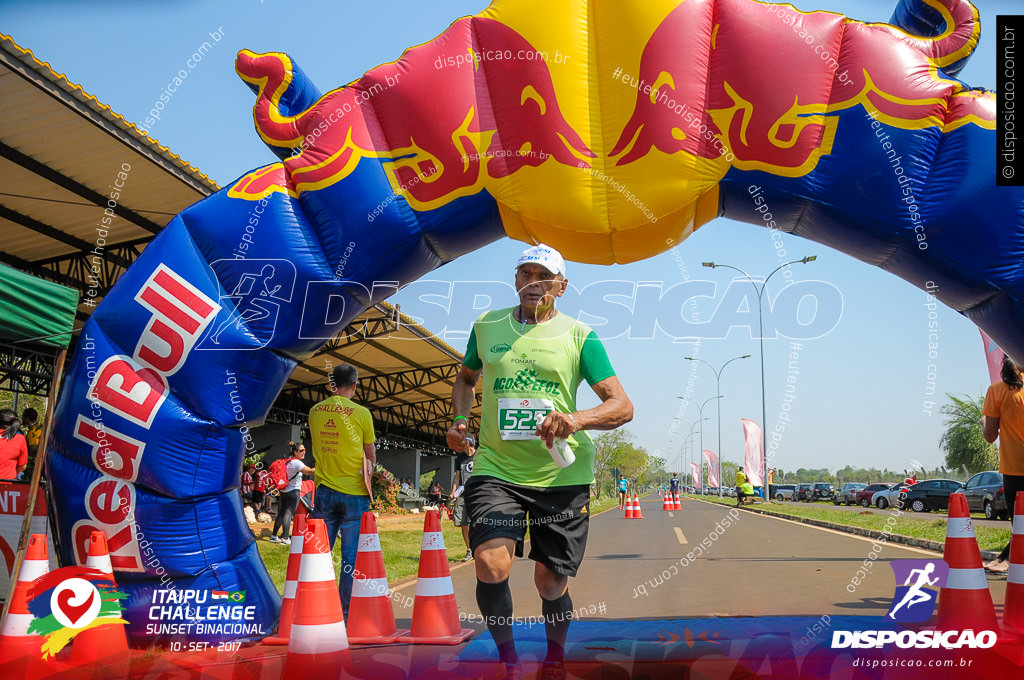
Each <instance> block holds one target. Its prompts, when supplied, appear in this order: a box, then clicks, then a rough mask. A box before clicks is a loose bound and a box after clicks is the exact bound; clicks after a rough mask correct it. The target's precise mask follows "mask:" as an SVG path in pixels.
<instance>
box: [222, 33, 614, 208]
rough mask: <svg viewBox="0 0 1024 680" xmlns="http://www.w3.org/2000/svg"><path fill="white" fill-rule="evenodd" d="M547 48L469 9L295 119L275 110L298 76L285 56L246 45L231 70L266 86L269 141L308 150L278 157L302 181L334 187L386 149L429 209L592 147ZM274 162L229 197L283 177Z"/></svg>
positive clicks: (402, 189)
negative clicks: (555, 76)
mask: <svg viewBox="0 0 1024 680" xmlns="http://www.w3.org/2000/svg"><path fill="white" fill-rule="evenodd" d="M471 22H472V29H470V25H471ZM467 34H469V35H471V36H472V37H471V38H470V39H469V40H468V41H467V39H466V36H467ZM467 42H468V44H467ZM550 58H551V55H547V54H544V53H541V52H539V51H538V50H536V49H534V48H533V46H531V45H530V43H529V42H527V41H526V40H525V39H524V38H523V37H522V36H520V35H519V34H518V33H516V32H515V31H514V30H512V29H511V28H509V27H508V26H505V25H504V24H502V23H500V22H498V21H494V20H492V19H483V18H479V17H477V18H475V19H472V20H471V19H468V18H467V19H462V20H460V21H458V22H456V23H455V24H453V25H452V26H451V27H450V28H449V29H448V30H447V31H445V33H444V34H442V35H441V36H439V37H438V38H437V39H436V40H434V41H432V42H430V43H428V44H426V45H423V46H421V47H417V48H414V49H411V50H409V51H408V52H406V54H405V55H404V56H403V58H402V59H401V60H400V61H399V62H396V63H393V64H385V65H383V66H379V67H377V68H375V69H373V70H371V71H369V72H368V73H367V74H366V75H364V76H363V77H362V78H360V79H359V80H358V81H356V82H355V83H352V84H351V85H349V86H347V87H344V88H341V89H339V90H335V91H333V92H330V93H328V94H327V95H325V96H324V97H323V98H321V99H320V101H318V102H317V103H316V105H314V106H313V107H312V108H310V109H309V110H307V111H305V112H303V113H302V114H300V115H297V116H294V117H287V116H283V115H282V114H281V113H280V109H279V103H280V96H281V94H282V93H283V92H284V91H285V90H286V89H287V87H288V85H289V82H290V78H291V68H290V60H289V59H288V57H287V56H285V55H282V54H276V53H273V54H264V55H256V54H253V53H251V52H247V51H243V52H242V53H240V54H239V57H238V62H237V65H236V69H237V71H238V73H239V74H240V75H241V77H242V78H243V79H244V80H246V81H247V82H251V83H259V84H260V87H261V96H260V99H259V102H258V103H257V106H256V110H255V117H256V123H257V128H258V130H259V134H260V136H261V137H262V138H263V139H264V141H266V142H267V143H268V144H272V145H274V146H279V147H285V148H296V149H301V152H300V153H298V154H296V155H294V156H292V157H291V158H288V159H286V160H285V161H284V163H283V166H284V168H285V169H286V170H287V174H288V175H290V176H291V179H292V182H293V184H294V190H295V191H297V192H302V191H307V190H311V189H320V188H323V187H326V186H329V185H331V184H334V183H335V182H338V181H340V180H341V179H343V178H344V177H347V176H348V175H349V174H351V172H352V171H353V170H354V169H355V168H356V166H357V165H358V163H359V162H360V160H362V159H363V158H380V159H382V160H384V161H385V162H384V168H385V170H386V171H387V172H388V174H389V178H390V180H391V183H392V186H393V187H394V188H395V190H396V193H400V194H404V195H406V196H407V198H409V199H410V201H413V202H415V203H416V204H419V205H420V206H424V207H428V208H429V207H431V206H433V205H436V204H438V203H439V202H441V203H446V202H448V201H449V200H451V199H453V198H456V197H458V196H461V195H467V194H473V193H477V192H478V191H480V190H481V189H482V188H483V183H484V181H485V180H486V179H488V178H489V179H492V180H495V179H502V178H507V177H509V176H511V175H513V174H515V173H516V172H517V171H518V170H520V169H522V168H524V167H528V166H534V167H535V166H538V165H541V164H543V163H546V162H549V161H551V162H555V163H561V164H563V165H567V166H573V167H575V166H578V165H579V164H580V163H581V162H582V163H588V161H589V159H591V158H594V157H595V154H594V153H593V152H592V151H591V150H590V149H589V148H588V146H587V144H586V143H584V141H583V140H582V139H581V137H580V135H579V134H578V133H577V132H576V131H575V130H574V129H573V128H572V127H571V126H570V125H569V123H568V121H566V119H565V116H564V115H563V114H562V112H561V110H560V108H559V105H558V98H557V95H556V93H555V88H554V84H553V82H552V79H551V75H550V73H549V71H548V62H547V60H548V59H550ZM554 58H555V59H558V60H563V59H566V57H565V55H561V54H560V53H559V54H556V55H554ZM410 74H414V75H415V77H414V78H411V77H409V76H410ZM403 77H404V78H405V80H404V81H403V80H402V78H403ZM279 167H280V166H279V165H277V164H275V165H273V166H269V167H267V168H262V169H260V170H258V171H255V172H253V173H249V174H248V175H246V176H245V177H243V178H242V179H241V180H239V182H238V183H237V184H236V185H235V186H234V187H232V195H233V196H236V197H251V196H254V195H257V194H261V192H262V191H264V190H266V189H267V188H268V187H270V186H272V185H273V184H275V183H277V186H278V190H281V189H282V188H285V187H287V184H284V183H281V182H280V179H281V173H280V171H279V170H278V168H279ZM588 167H589V165H588Z"/></svg>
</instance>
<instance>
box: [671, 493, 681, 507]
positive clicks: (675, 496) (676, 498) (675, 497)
mask: <svg viewBox="0 0 1024 680" xmlns="http://www.w3.org/2000/svg"><path fill="white" fill-rule="evenodd" d="M672 496H673V499H672V509H673V510H682V509H683V504H682V503H680V502H679V492H678V491H673V492H672Z"/></svg>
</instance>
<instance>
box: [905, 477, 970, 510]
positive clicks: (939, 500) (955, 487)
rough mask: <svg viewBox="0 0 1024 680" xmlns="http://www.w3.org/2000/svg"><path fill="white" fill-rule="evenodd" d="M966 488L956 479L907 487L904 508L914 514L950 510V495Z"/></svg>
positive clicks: (930, 480) (936, 480)
mask: <svg viewBox="0 0 1024 680" xmlns="http://www.w3.org/2000/svg"><path fill="white" fill-rule="evenodd" d="M963 487H964V485H963V482H958V481H956V480H955V479H926V480H924V481H923V482H918V483H917V484H914V485H912V486H909V487H907V495H906V496H905V497H904V498H903V507H905V508H910V509H911V510H913V511H914V512H931V511H932V510H940V509H946V508H949V495H950V494H951V493H955V492H957V491H959V490H960V489H962V488H963Z"/></svg>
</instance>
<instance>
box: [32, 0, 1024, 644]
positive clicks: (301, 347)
mask: <svg viewBox="0 0 1024 680" xmlns="http://www.w3.org/2000/svg"><path fill="white" fill-rule="evenodd" d="M979 35H980V26H979V22H978V13H977V11H976V10H975V8H974V7H973V6H972V5H971V4H969V3H968V2H966V0H900V2H899V4H898V5H897V7H896V11H895V14H894V16H893V18H892V19H891V21H890V23H889V24H866V23H862V22H859V21H855V20H852V19H848V18H846V17H843V16H840V15H837V14H833V13H827V12H806V13H805V12H801V11H799V10H797V9H794V8H793V7H792V6H790V5H775V4H762V3H758V2H753V1H752V0H685V1H684V2H680V0H645V1H644V2H643V3H640V2H621V0H589V1H588V0H567V1H566V2H564V3H551V2H549V1H547V0H543V1H542V0H526V1H524V0H515V1H512V0H497V1H496V2H494V3H493V4H492V5H491V6H490V7H488V8H487V9H486V10H485V11H483V12H482V13H481V14H480V15H478V16H474V17H468V18H463V19H459V20H458V21H456V22H455V23H454V24H452V25H451V27H449V28H448V30H446V31H445V32H444V33H443V34H442V35H440V36H438V37H437V38H435V39H434V40H432V41H430V42H428V43H426V44H423V45H420V46H418V47H414V48H411V49H409V50H408V51H406V52H405V53H404V54H403V55H402V56H401V58H399V59H398V60H397V61H395V62H393V63H389V64H384V65H382V66H378V67H377V68H374V69H372V70H370V71H368V72H367V73H366V74H365V75H364V76H363V77H362V78H360V79H358V80H356V81H354V82H352V83H349V84H348V85H346V86H345V87H341V88H339V89H335V90H332V91H330V92H328V93H326V94H321V93H320V92H319V91H318V90H317V89H316V87H315V86H314V85H313V84H312V83H311V82H310V81H309V80H308V79H307V77H306V76H305V75H304V74H303V72H302V70H301V69H300V68H299V67H298V66H297V65H296V64H295V62H294V61H293V60H292V59H291V58H290V57H288V56H287V55H284V54H279V53H269V54H255V53H252V52H248V51H243V52H241V53H240V54H239V55H238V59H237V63H236V69H237V71H238V74H239V76H240V77H241V78H242V80H244V81H245V82H246V83H248V84H249V85H250V87H252V89H253V90H254V91H255V92H256V97H257V98H256V105H255V107H254V110H253V113H254V119H255V123H256V129H257V132H258V133H259V135H260V137H262V138H263V141H264V142H266V144H267V145H268V146H269V147H270V149H271V150H272V151H273V152H274V153H275V154H277V156H278V157H279V159H280V160H279V161H278V162H275V163H273V164H270V165H268V166H266V167H263V168H259V169H256V170H253V171H251V172H248V173H246V174H245V175H243V176H242V177H241V178H239V179H238V180H237V181H235V182H233V183H232V184H231V185H230V186H229V187H227V188H225V189H224V190H222V191H220V192H219V193H217V194H215V195H213V196H210V197H209V198H207V199H205V200H203V201H201V202H199V203H197V204H195V205H193V206H191V207H189V208H188V209H186V210H184V211H183V212H182V213H181V214H179V215H177V216H176V217H175V218H174V219H173V220H172V221H171V222H170V223H169V224H168V225H167V227H166V228H165V229H164V230H163V231H162V232H161V233H160V235H159V236H158V237H157V238H156V239H155V240H154V241H153V242H152V244H151V245H149V246H148V247H147V248H146V250H145V252H144V253H143V254H142V256H141V257H140V258H139V260H138V261H137V262H136V263H135V264H134V265H133V266H132V267H131V269H130V270H129V271H128V272H127V273H126V274H125V275H124V276H123V277H122V278H121V279H120V281H118V283H117V285H116V286H115V287H114V289H113V290H112V291H111V292H110V294H109V295H108V296H107V298H106V299H105V300H104V301H103V302H102V304H100V305H99V306H98V307H97V309H96V310H95V312H94V313H93V314H92V316H91V317H90V318H89V320H88V321H87V323H86V324H85V327H84V329H83V331H82V333H81V336H80V339H79V343H78V347H77V350H76V353H75V356H74V360H73V365H72V367H71V369H70V372H69V375H68V379H67V381H66V384H65V387H64V390H63V393H62V395H61V398H60V400H59V404H58V408H57V418H56V424H55V432H54V434H53V436H52V438H51V440H50V442H49V447H50V453H51V455H50V457H49V459H48V465H47V474H48V476H49V479H50V482H51V484H52V488H53V491H54V493H53V494H52V497H53V499H54V503H55V512H56V517H57V520H58V524H59V531H60V534H61V537H62V539H63V540H62V545H63V549H64V552H65V554H63V555H62V559H63V560H64V562H66V563H67V562H77V563H79V564H81V563H83V562H84V554H83V551H84V546H85V541H86V537H88V535H89V532H90V531H92V530H94V529H101V530H103V531H105V532H106V534H107V536H108V538H109V543H110V550H111V552H112V561H113V566H114V569H115V570H116V572H117V573H116V576H117V580H118V583H119V584H120V585H121V586H122V587H123V589H124V590H125V591H126V592H127V594H128V601H127V606H126V607H125V611H126V618H127V619H128V620H129V622H130V626H129V634H130V635H131V636H132V637H133V638H135V640H136V641H137V642H150V643H155V642H162V641H166V640H173V639H176V638H180V637H185V638H188V639H200V640H203V639H204V640H210V641H214V640H217V641H219V640H228V639H244V638H255V637H262V636H264V635H267V634H269V633H270V632H271V631H272V629H273V627H274V626H275V624H276V621H277V617H278V609H279V598H278V594H277V590H276V588H275V587H274V585H273V584H272V583H271V581H270V579H269V578H268V576H267V573H266V571H265V569H264V567H263V564H262V562H261V560H260V557H259V555H258V553H257V550H256V546H255V544H254V542H253V537H252V534H251V532H250V531H249V529H248V527H247V525H246V523H245V520H244V519H243V515H242V507H241V502H240V498H239V494H238V493H237V492H236V491H235V489H236V487H237V484H238V473H239V468H240V464H241V460H242V457H243V455H244V453H245V451H246V448H247V446H248V447H249V448H252V444H251V439H250V436H249V428H251V427H254V426H256V425H258V424H260V423H261V422H262V421H263V419H264V417H265V415H266V413H267V411H268V409H269V408H270V406H271V404H272V403H273V401H274V399H275V397H276V395H277V394H278V392H279V391H280V389H281V387H282V386H283V384H284V383H285V381H286V379H287V378H288V376H289V375H290V374H291V372H292V369H293V368H294V366H295V365H296V362H299V361H302V360H303V359H305V358H307V357H309V356H310V355H311V354H312V353H314V352H316V351H317V349H318V348H319V347H321V346H322V345H323V344H324V343H325V342H326V341H327V340H328V339H330V338H331V337H333V336H334V335H335V334H336V333H338V332H339V330H340V329H342V328H344V327H345V326H346V325H347V324H348V323H349V322H350V321H351V320H352V319H353V318H355V317H356V316H357V315H358V314H359V313H360V312H361V311H362V310H364V309H365V308H366V307H367V306H369V305H371V304H373V303H376V302H378V301H380V300H382V299H384V298H385V297H387V296H388V295H390V294H391V293H393V292H394V291H395V286H394V284H393V283H388V284H382V283H380V282H385V281H386V282H395V281H397V282H399V284H400V285H404V284H406V283H409V282H411V281H413V280H415V279H416V278H417V277H420V276H422V275H424V274H425V273H427V272H429V271H431V270H432V269H434V268H436V267H438V266H439V265H441V264H444V263H446V262H449V261H451V260H453V259H455V258H457V257H459V256H460V255H463V254H465V253H468V252H471V251H473V250H475V249H477V248H480V247H481V246H483V245H485V244H487V243H489V242H492V241H494V240H496V239H499V238H502V237H504V236H509V237H512V238H515V239H519V240H522V241H525V242H541V241H543V242H545V243H548V244H551V245H553V246H555V247H557V248H559V249H560V250H561V251H562V252H563V253H564V254H565V255H566V257H568V258H570V259H573V260H576V261H581V262H591V263H602V264H608V263H612V262H631V261H635V260H639V259H643V258H646V257H650V256H653V255H655V254H657V253H659V252H662V251H664V250H666V249H668V248H669V247H670V246H671V245H673V244H677V243H679V242H681V241H683V240H684V239H685V238H686V237H687V236H688V235H689V234H691V233H692V232H693V231H694V230H695V229H697V228H698V227H700V226H701V225H704V224H706V223H707V222H709V221H711V220H712V219H714V218H715V217H718V216H727V217H729V218H732V219H737V220H741V221H745V222H750V223H753V224H758V225H764V226H767V227H769V228H773V229H781V230H784V231H786V232H789V233H793V234H797V235H800V236H803V237H805V238H808V239H811V240H814V241H817V242H819V243H822V244H825V245H828V246H831V247H833V248H835V249H837V250H841V251H843V252H845V253H848V254H850V255H853V256H855V257H857V258H859V259H861V260H863V261H865V262H868V263H871V264H875V265H877V266H879V267H882V268H883V269H886V270H888V271H891V272H893V273H894V274H896V275H898V276H900V277H901V278H903V279H905V280H907V281H909V282H910V283H912V284H914V285H915V286H918V287H921V288H926V287H927V289H928V290H929V291H930V292H932V293H934V294H935V295H936V296H937V297H938V298H939V299H940V300H942V301H943V302H944V303H945V304H947V305H948V306H950V307H952V308H953V309H956V310H958V311H960V312H962V313H963V314H965V315H966V316H968V317H969V318H970V319H971V320H972V321H974V322H976V323H977V324H978V325H979V326H981V327H982V328H983V329H985V330H986V331H987V332H988V333H989V335H991V336H992V338H993V339H994V340H995V341H996V342H998V343H999V345H1000V346H1002V347H1003V348H1005V349H1006V350H1007V351H1008V352H1010V353H1012V354H1016V356H1018V357H1024V305H1022V304H1021V301H1022V295H1024V268H1022V267H1021V265H1020V263H1021V261H1022V256H1024V192H1022V191H1021V190H1020V189H1017V188H1011V187H997V186H996V178H995V167H996V163H995V160H996V159H995V153H996V151H995V150H996V144H995V110H996V106H995V96H994V95H993V94H992V93H991V92H987V91H984V90H980V89H973V88H971V87H970V86H968V85H966V84H965V83H963V82H960V81H959V80H957V79H956V77H955V76H956V74H957V72H958V71H959V70H960V68H961V67H962V66H963V65H964V63H965V62H966V60H967V59H968V58H969V57H970V55H971V53H972V51H973V50H974V48H975V46H976V45H977V42H978V39H979ZM925 36H930V37H925ZM212 591H222V593H221V595H220V597H223V593H229V594H230V599H231V602H232V604H235V605H237V606H236V609H235V610H232V611H231V612H228V613H225V610H224V609H223V608H221V609H220V610H218V612H219V613H215V614H209V615H208V613H209V611H208V609H205V608H208V607H209V605H210V603H209V602H208V601H205V600H206V597H207V594H208V593H210V592H212ZM243 591H244V592H243ZM225 619H226V620H225ZM173 624H181V625H180V626H178V627H175V626H174V625H173Z"/></svg>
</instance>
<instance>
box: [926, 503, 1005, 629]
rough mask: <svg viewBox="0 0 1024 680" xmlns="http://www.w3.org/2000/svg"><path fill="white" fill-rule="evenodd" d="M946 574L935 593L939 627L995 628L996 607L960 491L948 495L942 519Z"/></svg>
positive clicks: (937, 625)
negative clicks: (940, 587) (945, 578)
mask: <svg viewBox="0 0 1024 680" xmlns="http://www.w3.org/2000/svg"><path fill="white" fill-rule="evenodd" d="M943 557H944V558H945V560H946V563H947V564H949V578H948V579H947V581H946V586H945V587H944V588H943V589H942V592H941V593H940V594H939V620H938V623H937V624H936V627H937V628H938V629H939V630H952V629H957V630H959V629H966V628H972V629H973V630H974V631H975V632H976V633H977V632H979V631H982V630H994V631H998V630H999V628H998V624H997V623H996V610H995V607H994V606H993V604H992V594H991V593H990V592H989V590H988V580H987V579H986V578H985V570H984V569H983V568H982V566H981V553H980V552H979V551H978V541H977V540H976V539H975V537H974V524H973V523H972V522H971V515H970V513H969V512H968V510H967V499H966V498H965V497H964V495H963V494H962V493H954V494H951V495H950V497H949V513H948V517H947V519H946V549H945V553H944V554H943Z"/></svg>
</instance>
